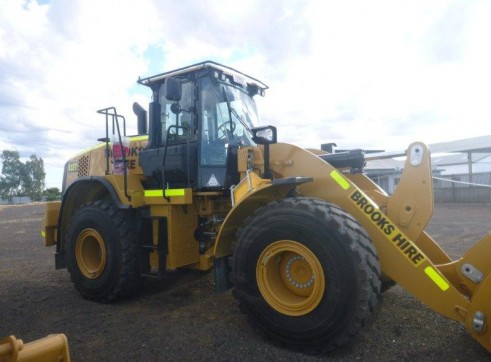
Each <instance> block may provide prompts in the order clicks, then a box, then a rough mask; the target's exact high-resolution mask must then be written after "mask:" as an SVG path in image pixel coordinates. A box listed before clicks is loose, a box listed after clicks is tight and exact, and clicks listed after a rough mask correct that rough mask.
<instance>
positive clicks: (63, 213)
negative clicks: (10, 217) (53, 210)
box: [55, 176, 131, 269]
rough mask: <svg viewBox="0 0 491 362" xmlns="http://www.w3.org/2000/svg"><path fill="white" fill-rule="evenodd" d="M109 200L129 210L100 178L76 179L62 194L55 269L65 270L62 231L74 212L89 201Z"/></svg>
mask: <svg viewBox="0 0 491 362" xmlns="http://www.w3.org/2000/svg"><path fill="white" fill-rule="evenodd" d="M100 199H108V200H109V199H110V200H112V201H113V203H114V204H115V205H116V206H117V207H118V208H120V209H129V208H130V207H131V206H130V205H129V204H124V203H122V202H121V200H120V198H119V197H118V194H117V192H116V190H115V189H114V187H113V185H112V184H111V182H109V181H108V180H107V179H106V178H105V177H102V176H86V177H80V178H78V179H77V180H76V181H75V182H74V183H72V184H71V185H70V186H69V187H68V188H67V189H66V191H65V192H64V193H63V197H62V200H61V207H60V211H59V214H58V223H57V236H58V237H57V240H56V254H55V265H56V269H62V268H65V267H66V265H65V256H64V253H65V250H64V244H65V240H64V230H65V229H66V228H67V227H68V224H69V223H70V220H71V218H72V216H73V214H74V212H75V211H76V210H77V209H78V208H79V207H80V206H82V205H83V204H85V203H87V202H89V201H91V200H100Z"/></svg>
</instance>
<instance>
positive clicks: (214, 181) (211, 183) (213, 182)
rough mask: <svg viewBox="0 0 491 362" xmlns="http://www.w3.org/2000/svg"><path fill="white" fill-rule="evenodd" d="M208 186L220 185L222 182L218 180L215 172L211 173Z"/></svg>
mask: <svg viewBox="0 0 491 362" xmlns="http://www.w3.org/2000/svg"><path fill="white" fill-rule="evenodd" d="M206 186H210V187H217V186H220V183H219V182H218V180H217V178H216V177H215V175H214V174H211V176H210V179H209V180H208V182H207V183H206Z"/></svg>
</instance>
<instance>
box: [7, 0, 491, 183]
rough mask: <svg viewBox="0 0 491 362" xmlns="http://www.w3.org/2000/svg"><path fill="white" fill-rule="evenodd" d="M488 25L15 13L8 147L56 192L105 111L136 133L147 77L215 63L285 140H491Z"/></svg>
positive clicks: (268, 7) (165, 12)
mask: <svg viewBox="0 0 491 362" xmlns="http://www.w3.org/2000/svg"><path fill="white" fill-rule="evenodd" d="M43 3H44V1H43ZM490 16H491V4H490V3H489V2H487V1H485V0H481V1H478V0H476V1H465V2H464V1H458V0H454V1H443V0H440V1H433V2H431V3H428V2H425V1H413V2H406V1H388V0H386V1H371V2H366V1H355V0H348V1H320V0H313V1H306V0H305V1H302V0H288V1H279V0H278V1H268V2H264V1H248V2H224V1H221V0H208V1H202V2H195V1H181V2H179V3H176V2H174V1H170V0H164V1H156V0H154V1H152V0H142V1H138V2H132V1H111V0H99V1H94V0H87V1H82V0H74V1H70V2H65V1H61V0H53V1H51V2H48V3H47V4H45V5H39V4H38V3H37V2H36V1H33V0H27V1H20V0H6V1H3V2H1V3H0V148H1V149H6V148H9V149H16V150H19V151H20V152H21V154H22V155H23V156H29V154H31V153H36V154H37V155H38V156H41V157H43V158H44V159H45V165H46V168H47V171H48V185H50V186H52V185H55V186H59V185H60V184H61V175H59V177H58V179H59V182H58V183H57V184H51V182H56V181H49V179H50V170H53V171H52V173H53V174H55V173H60V170H61V168H62V167H63V164H64V162H65V160H66V159H67V158H68V157H69V156H71V155H72V154H74V153H76V152H78V151H79V150H80V149H83V148H85V147H87V146H89V145H90V144H92V143H93V142H94V141H95V139H96V138H98V137H101V136H102V135H103V132H104V123H103V119H102V117H101V116H98V115H97V114H96V112H95V111H96V110H97V109H99V108H103V107H106V106H111V105H114V106H116V107H117V108H118V110H120V111H121V112H122V113H123V114H125V115H126V116H127V118H128V119H129V122H128V123H129V124H133V122H132V120H133V118H134V116H133V114H132V112H131V104H132V102H133V101H134V100H137V101H139V102H140V103H141V104H142V105H145V104H146V103H147V100H146V99H148V98H147V97H148V95H149V92H148V90H146V89H145V88H142V87H139V88H138V87H136V86H135V81H136V79H137V77H138V76H146V75H150V72H161V71H166V70H170V69H173V68H175V67H181V66H184V65H187V64H190V63H193V62H197V61H201V60H205V59H212V60H216V61H219V62H223V63H226V64H229V65H231V66H233V67H236V68H238V69H241V70H243V71H244V72H245V73H248V74H250V75H252V76H255V77H257V78H259V79H261V80H263V81H264V82H265V83H266V84H268V85H269V86H270V87H271V89H270V90H268V92H267V96H266V98H265V99H261V100H259V101H258V103H259V106H260V114H261V115H262V117H263V119H264V123H271V124H275V125H276V126H278V128H279V137H280V138H281V139H282V140H283V141H287V142H292V143H297V144H299V145H302V146H311V147H312V146H318V145H319V144H320V143H324V142H336V143H338V145H339V146H340V147H341V148H355V147H361V148H370V147H373V148H385V149H402V148H405V147H406V146H407V144H409V143H410V142H411V141H413V140H423V141H425V142H429V143H433V142H439V141H448V140H453V139H458V138H463V137H472V136H477V135H482V134H490V133H491V129H490V126H489V117H490V114H491V102H489V99H490V98H491V70H490V67H489V64H491V43H490V42H489V40H488V39H487V38H488V36H489V34H491V25H490V24H491V22H489V19H490ZM51 179H52V180H56V179H57V178H56V177H53V176H51Z"/></svg>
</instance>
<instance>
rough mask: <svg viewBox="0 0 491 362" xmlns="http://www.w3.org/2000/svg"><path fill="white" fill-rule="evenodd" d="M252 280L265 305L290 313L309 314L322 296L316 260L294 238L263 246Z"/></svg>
mask: <svg viewBox="0 0 491 362" xmlns="http://www.w3.org/2000/svg"><path fill="white" fill-rule="evenodd" d="M256 279H257V284H258V287H259V291H260V292H261V295H262V296H263V298H264V299H265V300H266V301H267V302H268V304H269V305H270V306H271V307H273V308H274V309H275V310H276V311H278V312H280V313H282V314H286V315H290V316H301V315H305V314H307V313H310V312H311V311H312V310H314V309H315V308H316V307H317V306H318V305H319V303H320V301H321V300H322V297H323V295H324V289H325V279H324V271H323V269H322V266H321V264H320V262H319V260H318V259H317V257H316V256H315V255H314V253H312V251H310V249H309V248H307V247H306V246H305V245H303V244H300V243H298V242H296V241H291V240H280V241H276V242H274V243H272V244H271V245H269V246H268V247H266V249H264V250H263V252H262V253H261V255H260V257H259V260H258V263H257V267H256Z"/></svg>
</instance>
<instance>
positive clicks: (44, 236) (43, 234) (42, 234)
mask: <svg viewBox="0 0 491 362" xmlns="http://www.w3.org/2000/svg"><path fill="white" fill-rule="evenodd" d="M41 236H42V237H43V238H46V233H45V232H44V230H42V231H41Z"/></svg>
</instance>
